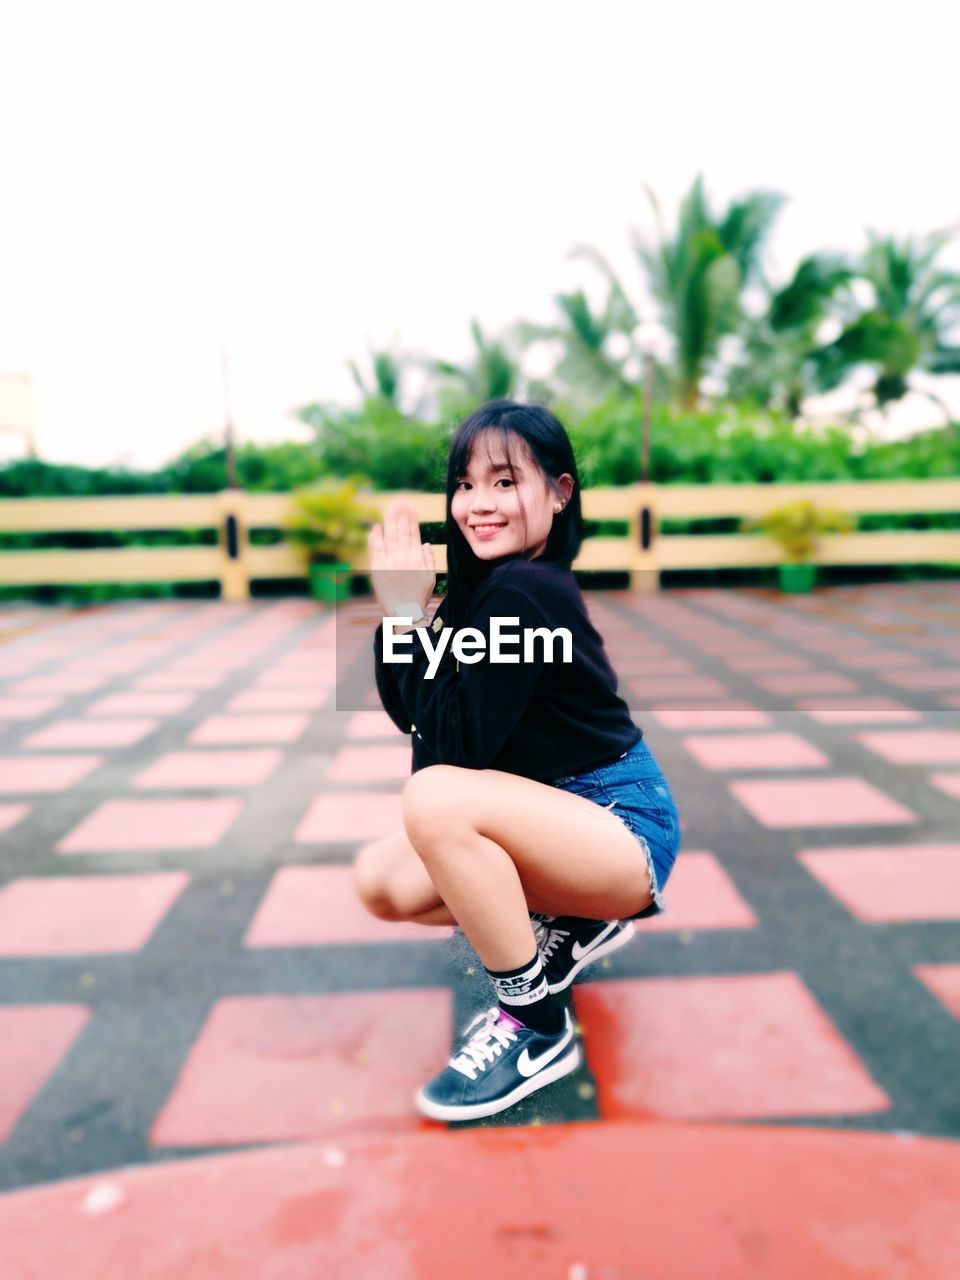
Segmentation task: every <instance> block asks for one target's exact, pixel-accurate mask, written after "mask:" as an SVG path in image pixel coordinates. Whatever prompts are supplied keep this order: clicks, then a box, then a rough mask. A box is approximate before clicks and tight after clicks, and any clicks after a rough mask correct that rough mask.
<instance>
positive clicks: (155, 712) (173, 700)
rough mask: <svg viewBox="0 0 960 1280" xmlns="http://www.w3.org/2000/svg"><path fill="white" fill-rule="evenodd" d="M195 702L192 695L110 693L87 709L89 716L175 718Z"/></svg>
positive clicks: (159, 692) (194, 697)
mask: <svg viewBox="0 0 960 1280" xmlns="http://www.w3.org/2000/svg"><path fill="white" fill-rule="evenodd" d="M195 700H196V695H195V694H192V693H166V692H162V691H158V692H156V693H111V694H110V695H109V696H108V697H106V698H101V699H100V700H99V701H98V702H94V703H93V704H92V705H91V706H89V707H88V708H87V715H91V716H141V715H142V716H175V715H178V714H179V712H181V711H186V709H187V707H189V706H190V705H191V704H192V703H193V702H194V701H195Z"/></svg>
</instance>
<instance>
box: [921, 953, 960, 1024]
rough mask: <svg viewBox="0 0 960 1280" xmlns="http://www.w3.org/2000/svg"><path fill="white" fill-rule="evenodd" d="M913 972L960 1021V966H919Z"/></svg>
mask: <svg viewBox="0 0 960 1280" xmlns="http://www.w3.org/2000/svg"><path fill="white" fill-rule="evenodd" d="M913 972H914V973H915V974H916V975H917V977H918V978H919V979H920V981H921V982H922V983H924V985H925V986H927V987H929V989H930V990H931V991H932V992H933V994H934V995H935V996H936V997H937V999H938V1000H939V1001H940V1002H941V1003H942V1004H943V1005H944V1006H945V1007H946V1008H947V1009H948V1010H949V1012H950V1013H952V1014H953V1016H954V1017H955V1018H958V1019H960V964H918V965H917V966H916V967H915V968H914V971H913Z"/></svg>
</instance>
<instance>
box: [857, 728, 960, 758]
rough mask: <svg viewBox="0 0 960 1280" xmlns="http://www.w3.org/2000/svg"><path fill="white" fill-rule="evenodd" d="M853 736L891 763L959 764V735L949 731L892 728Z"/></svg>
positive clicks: (869, 749)
mask: <svg viewBox="0 0 960 1280" xmlns="http://www.w3.org/2000/svg"><path fill="white" fill-rule="evenodd" d="M854 737H856V738H857V739H858V741H860V742H862V743H863V745H864V746H865V747H866V748H867V750H868V751H875V752H876V754H877V755H878V756H882V757H883V759H884V760H889V761H890V763H891V764H960V733H958V732H956V731H953V730H950V729H889V730H881V731H879V732H876V733H857V734H855V735H854Z"/></svg>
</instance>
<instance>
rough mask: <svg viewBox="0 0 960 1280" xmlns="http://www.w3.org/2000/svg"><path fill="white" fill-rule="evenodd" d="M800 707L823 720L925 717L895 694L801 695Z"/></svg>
mask: <svg viewBox="0 0 960 1280" xmlns="http://www.w3.org/2000/svg"><path fill="white" fill-rule="evenodd" d="M797 708H798V710H800V711H804V712H806V714H807V715H808V716H810V717H811V718H812V719H814V720H819V721H820V722H821V723H822V724H864V723H866V722H870V721H880V722H882V721H892V720H914V721H915V720H922V719H923V715H922V714H921V712H919V711H915V710H914V709H913V708H912V707H907V706H904V704H903V703H902V702H897V701H896V699H895V698H800V699H798V700H797Z"/></svg>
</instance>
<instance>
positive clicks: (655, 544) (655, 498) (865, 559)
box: [0, 479, 960, 600]
mask: <svg viewBox="0 0 960 1280" xmlns="http://www.w3.org/2000/svg"><path fill="white" fill-rule="evenodd" d="M397 496H399V495H398V494H396V493H372V494H363V495H361V500H362V501H363V502H365V503H369V504H370V505H372V506H375V507H379V508H380V509H381V510H382V509H383V507H384V506H385V505H386V503H387V502H389V501H390V500H392V499H393V498H395V497H397ZM403 496H404V497H406V498H407V499H408V500H409V501H410V502H411V503H412V504H413V506H414V508H415V509H416V511H417V515H418V517H419V519H420V520H421V521H423V522H426V521H430V522H434V521H442V520H443V518H444V499H443V496H442V495H441V494H422V493H405V494H403ZM799 498H810V499H813V500H814V501H815V502H818V503H820V504H822V505H825V506H831V507H840V508H842V509H844V510H846V511H849V512H851V513H853V514H856V515H861V514H868V513H879V514H897V513H931V512H941V511H949V512H956V511H960V479H958V480H920V481H915V480H910V481H882V482H872V481H871V482H862V483H847V482H842V483H833V484H822V483H818V484H783V485H676V486H674V485H667V486H659V485H639V484H637V485H628V486H625V487H623V488H618V489H588V490H586V491H585V492H584V495H583V509H584V515H585V516H586V518H587V519H589V520H624V521H626V522H627V525H628V530H627V533H626V535H625V536H623V537H615V538H611V537H595V538H588V539H587V540H586V542H585V543H584V545H583V549H582V552H581V554H580V556H579V558H578V559H577V562H576V566H575V567H576V568H578V569H586V570H591V569H592V570H619V571H627V572H629V573H630V575H631V581H632V582H633V584H634V586H636V587H638V588H639V589H647V590H649V589H653V588H655V587H656V586H657V585H658V583H659V573H660V571H661V570H662V569H720V568H723V569H729V568H746V567H763V566H772V565H776V564H779V563H780V561H781V559H782V556H781V553H780V550H779V548H778V547H777V545H776V544H775V543H774V542H772V541H771V540H770V539H769V538H766V537H761V536H757V535H753V534H740V533H733V534H707V535H685V534H668V535H658V533H657V526H658V524H659V522H661V521H663V520H666V519H673V520H696V519H710V518H717V517H740V518H742V517H744V516H758V515H762V514H763V513H764V512H766V511H769V510H771V509H772V508H773V507H776V506H780V505H781V504H782V503H784V502H790V501H793V500H795V499H799ZM289 502H290V498H289V495H288V494H269V493H245V492H243V491H241V490H227V491H225V492H223V493H217V494H210V495H196V496H195V495H171V496H157V497H137V498H49V499H48V498H22V499H21V498H18V499H9V500H0V533H67V532H74V531H81V530H86V531H102V532H109V531H125V532H133V531H137V532H146V531H151V530H182V529H205V530H216V531H217V538H216V543H215V545H210V546H181V547H114V548H105V549H98V550H79V549H78V550H59V551H36V550H31V551H6V552H0V585H11V584H20V585H30V586H36V585H42V584H50V585H60V584H65V583H94V582H118V583H119V582H201V581H216V582H219V583H220V587H221V593H222V595H223V596H224V597H225V598H226V599H231V600H242V599H245V598H246V597H247V595H248V594H249V584H250V582H251V581H253V580H255V579H258V578H297V577H303V575H304V573H305V565H304V560H303V557H302V554H301V553H300V551H299V549H298V548H297V547H295V546H293V545H291V544H290V543H288V542H279V543H276V544H274V545H270V546H261V545H256V544H251V542H250V536H249V535H250V531H251V530H253V529H276V528H279V527H280V526H281V525H282V523H283V521H284V519H285V517H286V515H287V514H288V510H289ZM817 560H818V562H819V563H821V564H834V565H839V564H843V565H866V564H913V563H916V564H943V563H960V530H956V531H953V530H931V531H909V530H907V531H903V532H876V533H854V534H849V535H826V536H824V537H823V538H822V539H821V541H820V549H819V551H818V554H817ZM437 563H438V566H439V567H440V568H441V569H443V568H445V567H446V556H445V549H444V548H443V547H437ZM353 568H354V569H355V570H356V571H357V572H358V573H362V572H364V571H365V570H366V569H367V568H368V564H367V559H366V555H365V554H364V555H361V556H358V557H356V558H355V560H354V564H353Z"/></svg>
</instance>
